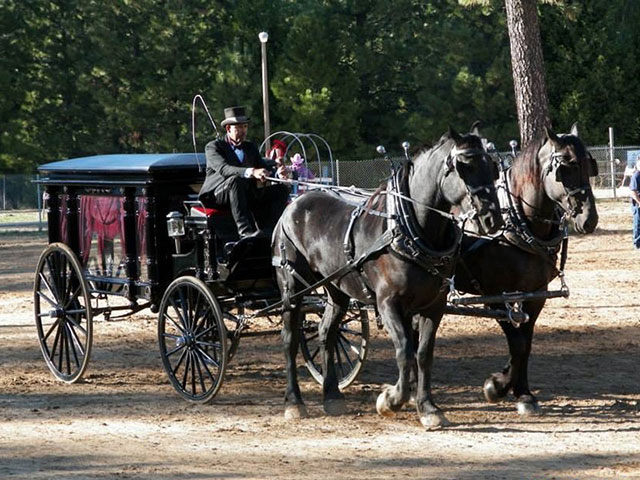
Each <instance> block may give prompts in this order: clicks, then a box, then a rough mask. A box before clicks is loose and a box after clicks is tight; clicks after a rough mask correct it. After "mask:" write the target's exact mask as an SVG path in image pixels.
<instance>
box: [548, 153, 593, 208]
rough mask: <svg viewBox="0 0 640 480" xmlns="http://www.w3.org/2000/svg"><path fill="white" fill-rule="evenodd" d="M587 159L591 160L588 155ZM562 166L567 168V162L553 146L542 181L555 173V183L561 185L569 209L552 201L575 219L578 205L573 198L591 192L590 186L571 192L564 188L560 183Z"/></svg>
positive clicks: (582, 186)
mask: <svg viewBox="0 0 640 480" xmlns="http://www.w3.org/2000/svg"><path fill="white" fill-rule="evenodd" d="M589 157H590V158H589V160H593V157H591V155H590V154H589ZM562 166H569V165H567V162H565V161H564V154H562V153H560V152H556V148H555V146H553V147H552V150H551V156H550V160H549V163H548V164H547V166H546V167H545V168H544V170H543V178H542V180H543V182H544V177H547V176H549V175H550V174H551V173H552V172H555V181H556V182H558V183H560V184H561V185H562V188H563V190H564V192H565V195H566V197H567V203H568V204H569V208H565V207H564V205H562V202H559V201H555V200H554V201H555V202H556V203H557V204H558V205H559V206H560V208H562V210H564V211H565V212H566V213H568V214H569V216H570V217H571V218H575V217H577V216H578V211H577V210H578V205H577V200H576V199H575V197H576V196H577V195H578V194H582V195H584V194H586V193H587V191H591V184H590V183H587V184H586V185H581V186H579V187H578V188H574V189H573V190H568V189H567V188H566V187H565V186H564V183H563V182H562V171H561V170H560V167H562ZM578 166H579V167H580V168H582V163H578Z"/></svg>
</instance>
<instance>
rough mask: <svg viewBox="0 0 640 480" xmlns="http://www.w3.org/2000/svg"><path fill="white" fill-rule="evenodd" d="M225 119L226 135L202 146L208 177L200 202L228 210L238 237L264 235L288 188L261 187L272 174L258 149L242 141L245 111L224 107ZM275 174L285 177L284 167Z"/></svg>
mask: <svg viewBox="0 0 640 480" xmlns="http://www.w3.org/2000/svg"><path fill="white" fill-rule="evenodd" d="M224 117H225V118H224V120H223V121H222V123H221V125H222V126H223V127H224V128H225V130H226V132H227V134H226V135H225V137H224V138H222V139H218V140H214V141H212V142H209V143H208V144H207V146H206V147H205V153H206V157H207V175H206V177H205V180H204V183H203V185H202V188H201V189H200V194H199V198H200V201H201V202H202V203H203V204H204V205H205V206H211V207H219V206H222V207H230V208H231V213H232V215H233V219H234V220H235V222H236V226H237V227H238V234H239V235H240V237H241V238H243V237H248V236H254V235H257V234H261V233H266V231H268V230H269V229H272V228H273V227H274V226H275V224H276V222H277V221H278V218H279V217H280V215H281V214H282V211H283V210H284V207H285V206H286V204H287V199H288V195H289V189H288V188H287V187H286V186H285V185H283V184H275V185H270V186H265V185H264V183H265V179H266V177H267V176H269V175H270V174H271V172H270V170H269V168H268V166H267V164H266V163H265V160H264V158H262V156H261V155H260V151H259V150H258V147H257V146H256V145H255V144H254V143H252V142H249V141H246V140H245V139H246V137H247V130H248V127H249V117H248V116H247V115H246V113H245V108H244V107H230V108H225V110H224ZM276 175H278V176H279V177H282V178H286V170H285V169H284V167H282V166H281V167H279V168H278V170H277V172H276ZM258 184H260V185H258ZM259 186H260V187H263V188H258V187H259ZM253 213H256V215H254V214H253ZM258 214H259V215H258Z"/></svg>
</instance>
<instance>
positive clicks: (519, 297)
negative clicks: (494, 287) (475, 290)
mask: <svg viewBox="0 0 640 480" xmlns="http://www.w3.org/2000/svg"><path fill="white" fill-rule="evenodd" d="M560 297H564V298H568V297H569V290H552V291H548V290H541V291H538V292H514V293H505V294H502V295H482V296H474V297H460V298H453V299H451V300H450V303H451V304H453V305H475V304H491V303H513V302H524V301H526V300H540V299H543V298H545V299H546V298H560Z"/></svg>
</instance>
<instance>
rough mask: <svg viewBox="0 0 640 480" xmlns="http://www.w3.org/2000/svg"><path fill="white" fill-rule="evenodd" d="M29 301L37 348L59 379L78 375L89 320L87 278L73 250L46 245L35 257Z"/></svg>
mask: <svg viewBox="0 0 640 480" xmlns="http://www.w3.org/2000/svg"><path fill="white" fill-rule="evenodd" d="M33 303H34V311H35V320H36V327H37V329H38V340H39V342H40V350H42V355H43V356H44V359H45V361H46V362H47V366H48V367H49V370H51V373H53V374H54V375H55V376H56V377H57V378H58V379H59V380H62V381H63V382H66V383H74V382H77V381H78V380H80V378H82V375H83V374H84V372H85V370H86V368H87V365H88V363H89V357H90V356H91V345H92V343H93V319H92V315H91V302H90V296H89V288H88V285H87V281H86V279H85V278H84V276H83V274H82V266H81V265H80V262H79V261H78V258H77V257H76V255H75V254H74V253H73V251H72V250H71V249H70V248H69V247H68V246H67V245H65V244H63V243H52V244H51V245H49V246H48V247H47V248H46V249H45V250H44V252H42V255H40V259H39V260H38V266H37V267H36V278H35V281H34V285H33Z"/></svg>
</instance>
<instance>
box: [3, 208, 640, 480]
mask: <svg viewBox="0 0 640 480" xmlns="http://www.w3.org/2000/svg"><path fill="white" fill-rule="evenodd" d="M599 210H600V216H601V219H600V224H599V227H598V230H597V232H596V233H595V234H593V235H591V236H584V237H581V236H577V235H574V236H572V238H571V241H570V244H569V261H568V264H567V282H568V284H569V287H570V289H571V297H570V298H569V299H567V300H564V299H556V300H551V301H549V302H548V303H547V307H546V308H545V310H544V311H543V313H542V315H541V317H540V319H539V320H538V324H537V328H536V336H535V339H534V347H533V354H532V359H531V362H530V383H531V385H532V387H533V388H534V392H535V393H536V395H538V398H539V400H540V403H541V406H542V409H543V414H542V415H540V416H536V417H519V416H518V414H517V413H516V411H515V405H514V404H513V402H512V401H508V402H504V403H500V404H487V403H486V402H485V401H484V398H483V395H482V388H481V387H482V384H483V382H484V380H485V378H486V377H487V376H488V375H489V374H490V373H491V372H494V371H498V370H500V368H501V367H502V365H503V364H504V363H505V361H506V359H507V347H506V343H505V340H504V338H503V336H502V333H501V330H500V328H499V326H498V325H497V324H496V323H495V322H494V321H492V320H487V319H469V318H466V319H464V318H461V317H447V318H445V320H444V321H443V323H442V325H441V327H440V331H439V340H438V344H437V348H436V360H435V365H434V369H433V379H434V394H435V398H436V401H437V402H438V403H439V405H440V406H441V407H442V408H443V409H444V410H445V412H446V414H447V416H448V418H449V420H451V422H452V426H451V427H448V428H446V429H442V430H437V431H426V430H424V429H423V428H422V427H421V425H420V423H419V422H418V419H417V416H416V414H415V412H414V411H412V410H410V409H407V410H405V411H403V412H401V413H400V414H399V415H398V416H397V417H396V418H393V419H387V418H382V417H380V416H378V415H377V414H376V411H375V398H376V396H377V394H378V393H379V392H380V390H381V387H382V385H383V384H384V383H393V382H394V381H395V377H396V367H395V361H394V360H393V355H392V350H391V346H390V342H389V340H388V338H387V336H386V334H385V333H384V332H381V331H377V329H376V328H375V326H374V324H372V330H373V340H372V346H371V350H370V355H369V358H368V359H367V364H366V366H365V368H364V370H363V372H362V373H361V376H360V377H359V379H358V380H357V381H356V382H355V383H354V384H353V385H352V386H351V387H349V389H347V390H346V396H347V402H348V405H349V408H350V410H351V413H350V414H348V415H345V416H342V417H325V416H323V414H322V406H321V392H320V389H319V387H318V385H317V384H316V383H315V382H314V381H313V380H312V379H311V377H310V375H309V374H308V373H306V370H305V369H304V368H303V367H302V366H301V367H300V375H301V377H302V382H301V387H302V389H303V394H304V396H305V399H306V401H307V406H308V408H309V411H310V414H311V418H308V419H304V420H301V421H298V422H293V423H289V422H286V421H285V420H284V418H283V406H282V398H283V391H284V385H285V375H284V370H283V367H284V365H283V356H282V354H281V352H280V341H279V337H278V336H277V335H273V336H269V337H257V338H246V339H243V340H242V341H241V344H240V349H239V352H238V354H237V355H236V356H235V357H234V359H233V361H232V362H231V364H230V367H229V370H228V371H227V375H226V378H225V383H224V385H223V387H222V389H221V390H220V392H219V393H218V395H217V397H216V398H215V401H214V403H213V404H211V405H205V406H202V405H191V404H188V403H186V402H185V401H183V400H182V399H181V398H180V397H178V395H177V394H176V393H175V392H174V391H173V389H172V387H171V386H170V385H169V383H168V381H167V379H166V377H165V374H164V371H163V370H162V365H161V361H160V358H159V355H158V348H157V340H156V319H155V316H154V315H153V314H151V313H150V312H149V311H145V312H142V313H139V314H137V315H134V316H133V317H131V318H128V319H125V320H118V321H109V322H105V321H103V320H102V318H101V317H99V318H98V319H96V324H95V328H94V335H95V337H94V338H95V341H94V350H93V354H92V359H91V364H90V366H89V369H88V371H87V374H86V376H85V378H86V380H84V381H83V382H81V383H78V384H75V385H65V384H61V383H59V382H57V381H56V380H54V378H53V376H52V375H51V374H50V373H49V371H48V370H47V368H46V366H45V363H44V360H43V359H42V356H41V353H40V350H39V347H38V342H37V338H36V331H35V326H34V322H33V312H32V310H33V305H32V300H31V288H32V283H33V270H34V268H35V264H36V260H37V257H38V255H39V254H40V252H41V251H42V249H43V248H44V245H45V242H46V239H45V237H44V235H42V234H40V235H38V234H35V233H32V234H21V235H9V234H6V233H4V234H0V366H1V371H0V478H2V479H7V478H11V479H45V478H60V479H62V478H64V479H95V478H132V479H160V480H162V479H167V480H168V479H179V480H182V479H184V480H193V479H205V478H207V479H214V478H261V479H262V478H284V479H286V478H303V477H304V478H307V479H316V478H322V479H325V478H367V479H369V480H373V479H387V478H433V479H476V478H488V479H503V478H505V479H506V478H514V479H521V478H527V479H538V478H545V479H549V478H555V479H585V478H616V479H619V478H640V373H638V364H639V363H640V281H639V279H640V254H638V253H637V252H634V251H633V250H632V248H631V232H630V226H631V219H630V213H629V208H628V205H627V204H626V203H625V202H622V201H618V202H614V201H603V202H600V203H599ZM554 286H555V287H557V285H554ZM300 364H301V365H302V359H300Z"/></svg>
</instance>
